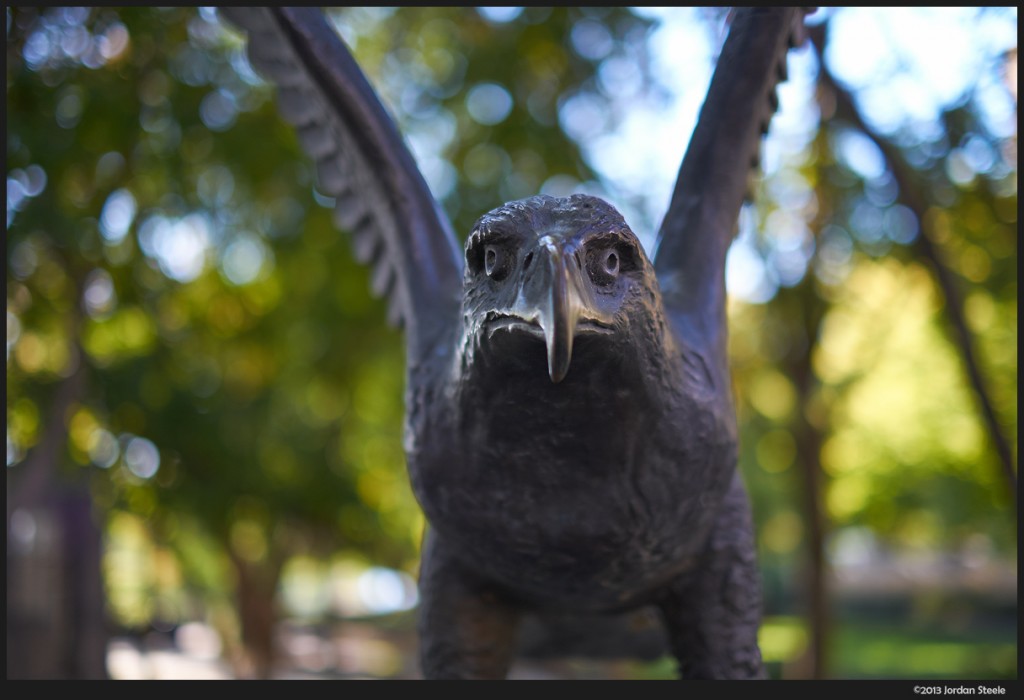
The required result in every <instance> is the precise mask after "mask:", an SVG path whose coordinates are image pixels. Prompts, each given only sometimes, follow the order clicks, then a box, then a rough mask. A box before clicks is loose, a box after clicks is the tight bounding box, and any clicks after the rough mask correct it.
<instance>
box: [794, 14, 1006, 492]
mask: <svg viewBox="0 0 1024 700" xmlns="http://www.w3.org/2000/svg"><path fill="white" fill-rule="evenodd" d="M825 27H826V24H822V25H819V26H816V27H811V28H809V29H810V31H809V34H810V38H811V43H812V45H813V46H814V49H815V51H816V52H817V54H818V63H819V66H820V68H819V70H818V80H819V84H820V85H821V86H822V87H824V88H826V89H828V90H829V91H830V92H831V93H832V95H833V96H834V98H835V118H837V119H840V120H843V121H847V122H849V123H850V124H852V125H853V126H855V127H856V128H857V129H859V130H860V131H861V132H863V133H864V134H865V135H866V136H867V137H868V138H870V139H871V140H872V141H873V142H874V143H875V145H876V146H878V148H879V149H880V150H881V151H882V154H883V156H884V157H885V160H886V162H887V164H888V166H889V170H890V171H891V172H892V174H893V177H895V178H896V183H897V185H898V186H899V192H900V194H899V196H900V199H901V201H902V203H903V204H904V205H905V206H907V207H908V208H910V210H911V211H913V212H914V214H915V216H917V220H918V221H919V222H920V229H921V230H920V235H919V236H917V238H916V239H915V241H914V245H915V246H916V248H917V250H918V252H919V253H920V254H921V255H922V256H923V257H924V258H926V259H927V260H928V262H929V263H930V264H931V266H932V269H933V270H934V272H935V278H936V281H937V282H938V284H939V288H940V289H941V290H942V294H943V296H944V297H945V299H946V303H945V305H944V306H945V309H946V316H947V318H948V320H949V324H950V326H951V328H952V338H951V340H952V342H953V344H954V345H955V346H956V347H957V349H958V350H959V351H960V357H961V359H962V360H963V363H964V368H965V369H966V371H967V376H968V379H969V380H970V383H971V387H972V388H973V389H974V395H975V397H976V398H977V401H978V405H979V408H980V410H981V415H982V419H983V422H984V423H985V427H986V429H987V431H988V434H989V438H990V439H991V441H992V444H993V446H994V448H995V451H996V454H997V455H998V457H999V462H1000V466H1001V468H1002V474H1001V478H1002V479H1003V480H1004V481H1005V482H1006V484H1007V486H1008V487H1009V490H1010V497H1011V501H1012V503H1013V506H1014V509H1015V510H1016V507H1017V475H1016V472H1015V469H1014V463H1013V451H1012V450H1011V449H1010V443H1009V441H1008V440H1007V439H1006V436H1005V435H1004V434H1003V430H1002V427H1001V426H1000V425H999V419H998V417H997V416H996V412H995V409H994V408H993V405H992V400H991V399H990V398H989V395H988V390H987V389H986V388H985V382H984V378H983V377H982V372H981V368H980V366H979V364H978V359H977V356H976V354H975V352H974V344H973V342H972V338H971V333H970V330H969V329H968V328H967V322H966V321H965V319H964V312H963V301H962V300H961V295H960V292H959V290H958V289H957V285H956V281H955V279H954V277H953V273H952V272H950V270H949V268H948V267H947V266H946V265H945V264H944V263H943V262H942V260H941V258H940V257H939V252H938V250H937V247H936V245H935V242H934V241H933V240H932V238H931V231H930V230H929V227H928V226H927V224H926V221H927V219H926V218H925V216H924V214H925V211H926V210H927V208H928V207H927V202H926V199H925V197H924V195H923V194H922V193H921V190H920V188H919V187H918V186H917V183H916V182H915V180H914V177H913V175H912V172H911V168H910V166H908V165H907V163H906V161H905V160H904V159H903V156H902V155H901V154H900V152H899V150H898V149H897V148H896V147H895V146H894V145H893V144H892V143H890V142H889V141H888V140H887V139H885V138H883V137H882V136H880V135H879V134H878V133H877V132H876V131H875V130H874V129H872V128H871V127H870V126H868V125H867V124H866V123H865V122H864V120H863V118H862V117H861V115H860V112H859V111H858V110H857V107H856V105H855V104H854V102H853V98H852V97H851V95H850V93H849V92H848V91H846V90H845V89H843V88H842V87H841V86H840V85H839V84H838V83H837V82H836V80H835V78H834V77H833V76H832V74H831V73H830V72H829V70H828V66H827V65H826V64H825V61H824V58H823V49H824V46H825V39H826V36H825V31H826V30H825Z"/></svg>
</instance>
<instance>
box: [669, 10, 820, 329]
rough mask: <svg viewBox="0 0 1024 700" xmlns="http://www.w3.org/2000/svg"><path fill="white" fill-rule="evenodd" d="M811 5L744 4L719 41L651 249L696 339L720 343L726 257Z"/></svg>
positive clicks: (672, 305)
mask: <svg viewBox="0 0 1024 700" xmlns="http://www.w3.org/2000/svg"><path fill="white" fill-rule="evenodd" d="M808 12H809V10H808V9H805V8H794V7H757V8H753V7H745V8H740V9H738V10H736V11H735V16H734V17H733V19H732V23H731V28H730V30H729V35H728V37H727V38H726V41H725V44H724V46H723V47H722V53H721V55H720V56H719V59H718V63H717V65H716V67H715V72H714V75H713V77H712V79H711V86H710V87H709V89H708V95H707V98H706V99H705V101H704V105H703V107H701V111H700V116H699V117H698V120H697V126H696V128H695V129H694V132H693V137H692V139H691V140H690V145H689V147H688V148H687V151H686V155H685V157H684V158H683V162H682V165H681V167H680V169H679V176H678V178H677V180H676V185H675V190H674V192H673V194H672V201H671V203H670V205H669V209H668V212H667V213H666V215H665V219H664V220H663V222H662V225H661V229H660V230H659V232H658V239H657V243H656V244H655V254H654V267H655V270H656V271H657V274H658V282H659V284H660V286H661V289H662V295H663V298H664V301H665V306H666V309H667V310H668V311H669V312H670V313H671V314H673V315H675V316H676V317H677V318H681V319H683V322H684V326H685V327H686V328H687V329H689V331H690V332H691V334H692V337H693V338H697V339H700V340H702V341H711V342H715V343H716V344H718V343H719V342H723V341H724V333H725V326H724V312H725V256H726V253H727V252H728V249H729V245H730V243H732V239H733V236H734V234H735V231H736V225H737V220H738V218H739V212H740V207H741V206H742V204H743V201H744V199H746V198H747V196H748V193H749V183H750V177H751V174H752V173H751V171H752V169H753V168H755V167H756V166H757V165H758V162H759V151H760V144H761V137H762V136H763V135H764V134H765V133H767V131H768V124H769V122H770V121H771V118H772V115H773V114H774V113H775V110H776V108H777V107H778V98H777V96H776V93H775V88H776V86H777V85H778V83H779V82H780V81H783V80H785V79H786V56H787V54H788V51H789V49H790V48H791V47H793V46H796V45H799V44H800V43H802V42H803V41H804V35H805V31H804V25H803V21H804V16H805V15H806V14H807V13H808Z"/></svg>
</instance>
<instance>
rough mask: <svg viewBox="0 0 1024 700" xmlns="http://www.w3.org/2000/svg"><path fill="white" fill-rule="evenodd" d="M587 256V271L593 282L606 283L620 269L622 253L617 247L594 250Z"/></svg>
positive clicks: (615, 275) (616, 275)
mask: <svg viewBox="0 0 1024 700" xmlns="http://www.w3.org/2000/svg"><path fill="white" fill-rule="evenodd" d="M587 257H588V258H589V260H588V261H587V271H588V272H589V273H590V279H592V280H594V283H595V284H600V285H608V284H611V283H612V282H614V281H615V279H616V278H617V277H618V276H619V271H620V270H621V269H622V254H621V253H620V252H619V250H618V249H617V248H604V249H600V250H596V251H594V252H593V253H592V254H591V255H589V256H587Z"/></svg>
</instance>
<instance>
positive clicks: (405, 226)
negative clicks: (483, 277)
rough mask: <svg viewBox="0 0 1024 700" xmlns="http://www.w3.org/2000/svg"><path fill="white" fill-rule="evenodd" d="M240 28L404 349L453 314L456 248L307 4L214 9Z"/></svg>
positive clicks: (355, 73) (373, 103) (349, 62)
mask: <svg viewBox="0 0 1024 700" xmlns="http://www.w3.org/2000/svg"><path fill="white" fill-rule="evenodd" d="M219 12H220V14H221V15H222V16H223V17H225V18H226V19H227V20H228V21H229V22H230V23H231V24H233V25H235V26H236V27H238V28H240V29H242V30H244V31H245V32H246V33H247V35H248V41H247V54H248V57H249V61H250V63H251V64H252V66H253V68H254V69H255V70H256V71H257V72H258V73H260V74H261V75H262V76H263V77H264V78H266V79H267V80H269V81H271V82H272V83H274V84H275V85H276V86H277V88H278V94H277V102H278V107H279V110H280V112H281V115H282V116H283V117H284V119H285V120H286V121H287V122H289V123H290V124H292V125H293V126H294V127H295V129H296V131H297V133H298V136H299V140H300V142H301V143H302V145H303V147H304V148H305V150H306V152H307V153H308V154H309V155H310V156H311V157H312V158H313V159H314V161H315V163H316V171H317V182H318V189H319V190H320V191H321V192H323V193H324V194H325V195H328V196H331V197H334V198H335V209H334V220H335V223H336V224H337V225H338V226H339V227H340V228H342V229H344V230H346V231H348V232H350V233H351V241H352V246H353V250H354V253H355V256H356V258H357V259H358V260H359V261H360V262H362V263H364V264H366V265H369V266H370V267H371V270H372V288H373V292H374V294H375V295H376V296H385V297H386V298H387V302H388V321H389V322H390V323H392V324H393V325H399V326H403V327H404V328H405V332H406V334H407V342H408V344H409V349H410V350H417V351H418V350H420V349H422V348H420V347H419V346H420V345H422V344H424V343H429V342H431V339H432V338H433V337H434V336H435V334H436V332H438V331H440V330H443V329H444V328H445V327H446V325H447V324H451V323H453V322H454V321H455V320H456V319H457V313H458V298H459V292H460V290H461V283H462V254H461V250H460V248H459V246H458V244H457V243H456V239H455V236H454V234H453V233H452V230H451V224H450V223H449V222H448V219H447V217H446V216H445V215H444V213H443V212H442V211H441V209H440V207H439V206H438V204H437V202H436V200H435V199H434V198H433V196H432V195H431V193H430V190H429V189H428V187H427V184H426V182H425V181H424V180H423V176H422V175H421V173H420V171H419V169H418V168H417V166H416V163H415V160H414V159H413V157H412V155H411V154H410V153H409V151H408V149H407V148H406V146H405V144H404V142H403V141H402V138H401V136H400V135H399V132H398V130H397V128H396V127H395V124H394V122H393V121H392V119H391V117H390V116H389V115H388V114H387V112H386V111H385V109H384V107H383V105H382V104H381V103H380V100H379V99H378V97H377V95H376V93H375V92H374V90H373V88H372V87H371V86H370V84H369V82H368V81H367V80H366V77H365V76H364V75H363V73H362V71H361V70H360V68H359V66H358V65H357V64H356V62H355V60H354V59H353V58H352V56H351V55H350V54H349V52H348V50H347V49H346V47H345V45H344V43H343V42H342V41H341V39H340V37H339V36H338V35H337V33H336V32H335V31H334V29H333V28H332V27H331V26H330V25H329V24H328V22H327V19H326V17H324V15H323V14H322V12H321V11H320V10H318V9H315V8H308V7H303V8H270V7H256V8H239V7H230V8H220V9H219Z"/></svg>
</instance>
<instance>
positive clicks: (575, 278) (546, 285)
mask: <svg viewBox="0 0 1024 700" xmlns="http://www.w3.org/2000/svg"><path fill="white" fill-rule="evenodd" d="M535 252H536V257H537V258H539V259H538V260H537V261H536V263H535V268H534V269H533V270H530V271H528V274H527V276H526V278H525V279H524V280H523V287H522V293H521V294H520V295H519V303H518V304H517V306H518V307H519V308H517V309H516V311H517V312H518V315H521V316H523V317H524V318H529V319H530V320H532V321H535V322H536V323H537V324H539V325H540V328H541V330H542V331H543V333H544V343H545V345H546V346H547V351H548V375H549V376H550V377H551V381H552V382H555V383H556V384H557V383H558V382H560V381H562V380H563V379H565V375H566V374H567V373H568V372H569V363H570V362H571V361H572V343H573V338H574V337H575V335H576V326H577V324H578V323H579V321H580V319H581V318H582V317H584V312H585V311H586V310H587V309H588V308H589V306H590V305H588V304H587V303H586V302H585V301H584V300H585V299H586V297H587V296H588V294H587V291H586V289H585V287H584V282H583V279H582V271H581V270H580V269H579V267H578V266H577V265H576V258H575V255H574V254H573V253H572V252H571V251H566V250H565V249H564V248H563V247H562V246H561V245H559V243H558V242H557V241H556V240H554V239H553V238H552V237H551V236H544V237H543V238H542V239H541V240H540V245H539V246H538V248H537V249H536V251H535ZM587 315H593V314H587Z"/></svg>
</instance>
